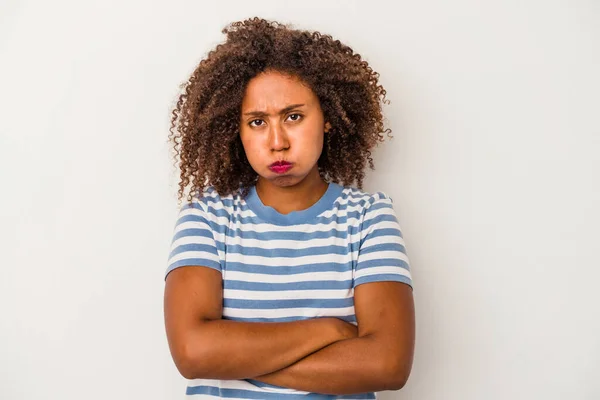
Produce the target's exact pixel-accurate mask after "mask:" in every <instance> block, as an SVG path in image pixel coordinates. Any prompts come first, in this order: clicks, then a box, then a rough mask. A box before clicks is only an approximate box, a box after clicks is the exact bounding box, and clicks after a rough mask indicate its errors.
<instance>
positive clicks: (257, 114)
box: [244, 104, 305, 117]
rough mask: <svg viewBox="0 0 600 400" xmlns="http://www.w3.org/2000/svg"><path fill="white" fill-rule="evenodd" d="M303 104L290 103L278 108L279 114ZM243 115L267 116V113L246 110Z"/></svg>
mask: <svg viewBox="0 0 600 400" xmlns="http://www.w3.org/2000/svg"><path fill="white" fill-rule="evenodd" d="M304 105H305V104H290V105H289V106H287V107H285V108H282V109H281V110H279V114H285V113H286V112H288V111H290V110H293V109H294V108H298V107H302V106H304ZM244 115H253V116H256V117H264V116H268V115H269V114H267V113H266V112H264V111H248V112H246V113H244Z"/></svg>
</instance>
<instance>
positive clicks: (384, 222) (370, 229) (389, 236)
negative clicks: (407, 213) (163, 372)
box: [354, 192, 413, 288]
mask: <svg viewBox="0 0 600 400" xmlns="http://www.w3.org/2000/svg"><path fill="white" fill-rule="evenodd" d="M373 196H374V200H373V201H372V203H371V205H370V206H368V209H367V210H366V212H365V216H364V219H363V221H362V225H361V234H360V247H359V250H358V258H357V261H356V267H355V271H354V287H356V286H358V285H360V284H363V283H368V282H379V281H397V282H403V283H406V284H407V285H409V286H410V287H411V288H413V284H412V277H411V274H410V265H409V264H410V263H409V259H408V255H407V252H406V247H405V244H404V239H403V236H402V231H401V229H400V224H399V222H398V218H397V217H396V214H395V212H394V209H393V203H392V199H391V198H390V197H388V196H387V195H385V194H384V193H382V192H378V193H376V194H374V195H373Z"/></svg>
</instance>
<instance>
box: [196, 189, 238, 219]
mask: <svg viewBox="0 0 600 400" xmlns="http://www.w3.org/2000/svg"><path fill="white" fill-rule="evenodd" d="M241 201H242V197H241V195H240V194H239V193H230V194H225V195H221V194H219V192H217V190H216V189H215V188H214V187H213V186H207V187H205V188H204V189H203V190H201V191H198V192H196V195H195V196H193V201H192V203H191V204H190V205H189V206H193V207H195V208H200V209H201V210H202V211H204V212H205V213H207V214H213V215H215V214H216V215H223V213H227V214H231V213H232V212H233V210H235V209H237V208H239V206H240V202H241Z"/></svg>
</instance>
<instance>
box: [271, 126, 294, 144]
mask: <svg viewBox="0 0 600 400" xmlns="http://www.w3.org/2000/svg"><path fill="white" fill-rule="evenodd" d="M269 146H270V148H271V151H281V150H286V149H287V148H289V147H290V143H289V140H288V136H287V132H286V131H285V129H284V128H283V127H282V126H280V125H279V124H272V125H271V130H270V132H269Z"/></svg>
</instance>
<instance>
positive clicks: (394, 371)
mask: <svg viewBox="0 0 600 400" xmlns="http://www.w3.org/2000/svg"><path fill="white" fill-rule="evenodd" d="M382 364H384V365H382V369H383V371H381V374H380V376H381V377H383V379H384V382H383V385H384V389H383V390H400V389H402V388H403V387H404V386H405V385H406V383H407V382H408V377H409V376H410V371H411V365H410V363H404V362H398V361H396V362H388V363H382Z"/></svg>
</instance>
